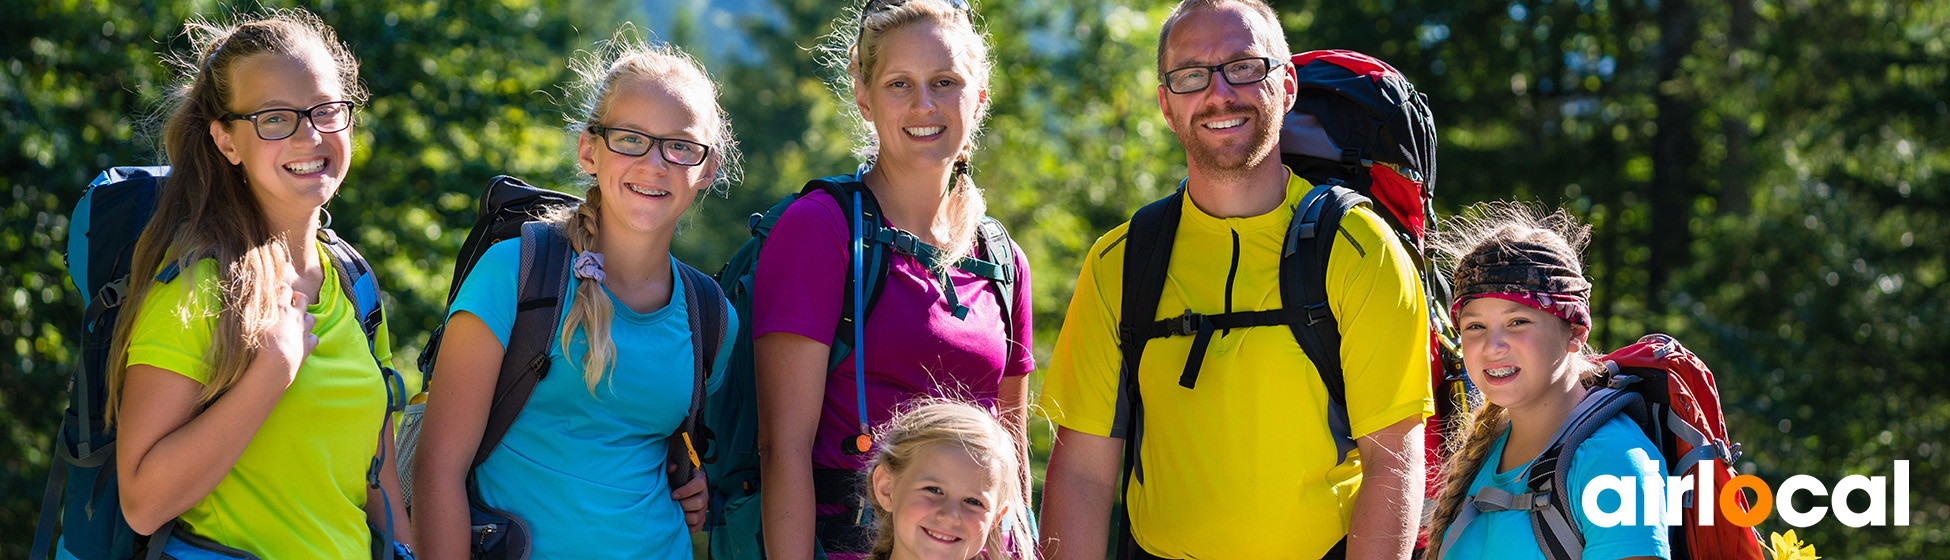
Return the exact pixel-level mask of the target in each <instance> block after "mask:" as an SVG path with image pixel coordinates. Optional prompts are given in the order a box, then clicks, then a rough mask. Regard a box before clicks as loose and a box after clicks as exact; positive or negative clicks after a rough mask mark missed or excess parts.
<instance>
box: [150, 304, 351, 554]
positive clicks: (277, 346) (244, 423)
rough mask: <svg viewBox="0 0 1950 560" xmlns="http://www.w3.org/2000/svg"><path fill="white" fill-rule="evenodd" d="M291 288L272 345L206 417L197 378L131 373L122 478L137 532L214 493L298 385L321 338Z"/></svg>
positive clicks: (213, 404) (157, 525) (157, 370)
mask: <svg viewBox="0 0 1950 560" xmlns="http://www.w3.org/2000/svg"><path fill="white" fill-rule="evenodd" d="M288 290H289V289H288V288H287V296H288V299H289V300H290V301H291V303H290V304H289V305H288V306H286V307H285V308H284V309H282V310H281V311H282V312H283V314H282V316H280V317H279V318H278V321H277V323H276V324H275V326H273V327H272V332H271V336H270V337H269V339H270V343H269V344H267V345H265V346H264V347H263V348H260V349H259V350H258V351H257V357H256V358H255V359H253V360H252V361H251V364H250V366H249V367H248V368H247V369H246V370H245V371H244V374H243V376H242V378H241V379H239V380H238V381H237V384H236V385H233V386H231V388H230V390H229V391H227V392H225V393H224V394H223V396H221V397H218V398H217V400H215V401H212V402H211V403H210V406H209V407H208V408H205V409H204V410H203V411H202V412H198V411H197V410H196V395H197V392H198V391H200V390H201V389H202V388H203V385H202V384H201V383H198V382H196V380H194V379H190V378H188V377H184V376H182V375H180V374H178V373H176V372H172V371H169V370H166V369H162V368H159V367H155V366H151V365H146V364H145V365H136V366H131V367H129V368H128V372H127V373H126V375H124V378H123V382H122V392H121V394H122V395H123V398H122V402H121V407H120V408H119V410H120V416H119V420H118V421H117V427H116V429H117V430H118V435H117V437H116V440H115V455H116V456H115V473H116V476H117V477H118V478H119V479H120V480H121V490H120V491H119V494H120V499H121V502H122V514H123V515H124V516H126V518H127V520H128V523H129V528H131V529H134V530H135V531H136V532H137V533H141V534H144V535H147V534H151V533H154V532H156V529H157V528H160V527H162V525H163V524H164V523H167V522H169V520H171V519H175V518H176V516H178V515H182V514H183V512H185V511H189V509H190V507H191V506H194V505H196V503H197V502H199V501H202V500H203V498H204V497H206V496H209V495H210V492H211V491H212V490H215V489H216V488H217V483H219V482H223V479H224V477H225V476H228V475H229V474H230V469H231V468H232V467H235V466H237V460H238V459H239V458H241V457H243V456H244V448H246V447H249V446H250V442H251V438H253V437H255V436H256V435H257V430H258V428H261V427H263V426H264V419H265V418H267V417H269V416H270V415H271V409H273V408H275V407H277V404H278V399H281V398H283V397H284V390H285V389H286V388H289V387H291V380H292V379H293V378H294V377H296V376H297V374H298V366H299V365H300V364H302V363H303V362H304V359H305V356H308V355H310V354H311V351H312V349H313V348H315V347H317V346H318V337H317V336H316V335H313V334H311V328H312V324H313V322H314V320H315V319H314V318H313V317H312V315H311V313H309V312H306V311H305V306H306V305H307V304H306V299H307V298H306V297H305V296H303V295H302V294H292V293H290V292H289V291H288ZM130 395H135V396H136V398H129V396H130Z"/></svg>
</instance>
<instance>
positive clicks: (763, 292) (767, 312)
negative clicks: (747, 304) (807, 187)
mask: <svg viewBox="0 0 1950 560" xmlns="http://www.w3.org/2000/svg"><path fill="white" fill-rule="evenodd" d="M845 220H846V217H845V216H844V214H843V213H842V212H841V211H840V205H839V203H838V202H837V201H834V200H833V197H832V196H830V195H827V194H826V193H825V192H824V191H815V192H812V193H809V194H807V195H806V196H804V197H801V198H800V199H799V200H797V201H795V202H793V203H792V205H790V206H787V207H786V209H785V212H784V213H783V214H780V215H779V221H778V223H776V224H773V225H772V233H771V235H770V236H768V237H767V238H766V239H765V246H764V247H762V248H760V249H759V251H758V263H757V264H756V265H754V267H753V270H752V339H754V340H756V339H759V338H763V337H764V336H765V335H768V334H771V333H775V332H784V333H792V334H796V335H799V336H803V337H806V338H810V339H813V340H815V341H818V342H819V343H821V344H826V345H829V346H830V345H832V344H833V331H834V330H835V329H837V328H839V324H840V306H841V305H842V304H843V303H842V301H841V298H840V297H839V295H840V290H841V288H842V286H845V284H846V269H845V266H846V265H847V258H846V257H847V251H846V243H847V228H846V222H845Z"/></svg>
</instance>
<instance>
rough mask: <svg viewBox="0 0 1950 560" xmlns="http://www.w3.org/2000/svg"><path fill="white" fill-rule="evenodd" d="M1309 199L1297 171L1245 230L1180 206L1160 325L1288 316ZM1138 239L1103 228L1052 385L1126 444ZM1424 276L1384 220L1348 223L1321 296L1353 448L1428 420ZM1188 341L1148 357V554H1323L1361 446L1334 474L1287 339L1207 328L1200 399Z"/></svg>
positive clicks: (1081, 417) (1320, 400) (1339, 523)
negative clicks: (1296, 243)
mask: <svg viewBox="0 0 1950 560" xmlns="http://www.w3.org/2000/svg"><path fill="white" fill-rule="evenodd" d="M1310 188H1312V185H1310V184H1308V182H1307V181H1306V180H1304V179H1301V178H1299V177H1297V176H1292V175H1290V174H1289V178H1288V180H1287V198H1286V202H1284V203H1283V205H1282V207H1281V209H1279V210H1276V211H1273V212H1269V213H1267V214H1264V215H1260V216H1253V217H1247V218H1223V219H1222V218H1216V217H1213V216H1211V215H1208V214H1206V213H1205V212H1203V211H1201V210H1199V209H1198V207H1197V205H1196V204H1192V203H1190V202H1189V201H1188V202H1187V203H1186V204H1185V205H1184V210H1183V214H1182V216H1181V218H1180V222H1179V227H1178V232H1177V237H1176V238H1175V241H1174V242H1173V250H1172V253H1171V262H1170V266H1169V272H1168V274H1167V275H1166V276H1167V281H1166V285H1165V290H1164V295H1163V299H1162V300H1161V302H1160V305H1159V306H1158V311H1157V314H1156V316H1155V317H1154V319H1165V318H1170V317H1175V316H1178V315H1179V314H1180V313H1183V312H1184V311H1185V310H1187V309H1189V310H1191V311H1195V312H1198V313H1202V314H1217V313H1224V312H1227V311H1258V310H1268V309H1280V308H1281V307H1282V303H1281V301H1280V287H1279V286H1280V284H1279V269H1280V252H1281V248H1282V244H1283V242H1284V241H1285V235H1286V230H1287V225H1288V223H1289V222H1290V221H1291V220H1292V217H1293V207H1294V205H1296V204H1298V203H1299V202H1300V201H1301V199H1302V198H1303V197H1304V196H1305V195H1306V193H1307V191H1308V190H1309V189H1310ZM1129 227H1130V224H1129V223H1125V224H1124V225H1121V226H1118V227H1117V229H1113V230H1111V232H1110V233H1107V234H1105V235H1104V236H1103V237H1102V238H1099V239H1098V240H1097V243H1096V244H1095V245H1094V246H1093V247H1091V248H1090V253H1089V254H1088V255H1086V256H1085V258H1084V264H1083V272H1082V274H1081V276H1080V277H1079V278H1078V279H1077V289H1076V295H1075V296H1074V298H1073V299H1071V300H1070V309H1069V313H1068V316H1067V317H1066V318H1065V320H1064V322H1063V331H1062V333H1061V334H1060V335H1058V336H1057V340H1056V354H1055V356H1054V358H1053V359H1052V361H1051V364H1050V369H1049V371H1048V375H1047V377H1046V378H1045V380H1044V382H1043V394H1042V401H1041V405H1042V408H1043V410H1044V411H1045V414H1047V415H1049V417H1050V419H1051V420H1052V421H1054V422H1056V423H1057V424H1059V425H1061V426H1063V427H1065V428H1069V429H1071V430H1076V431H1079V432H1083V433H1087V434H1092V435H1097V436H1107V437H1120V438H1122V437H1125V434H1123V433H1122V428H1121V427H1120V426H1117V425H1116V422H1117V420H1118V418H1117V417H1118V413H1119V404H1120V403H1119V402H1118V400H1119V399H1118V376H1119V371H1120V370H1121V368H1122V362H1123V355H1122V354H1121V353H1120V352H1119V350H1118V324H1119V321H1120V319H1121V317H1120V307H1121V305H1122V301H1123V299H1122V298H1123V282H1122V281H1121V278H1122V274H1123V267H1124V243H1123V241H1124V236H1125V231H1126V229H1128V228H1129ZM1418 282H1419V281H1418V280H1417V276H1416V273H1415V268H1414V264H1413V262H1412V261H1411V260H1409V256H1408V254H1407V253H1406V252H1405V251H1404V250H1403V249H1402V247H1401V245H1400V243H1398V242H1397V241H1396V240H1395V236H1394V235H1393V234H1392V233H1389V229H1388V226H1387V225H1386V224H1385V223H1383V222H1382V221H1381V219H1380V218H1379V217H1378V216H1376V215H1375V214H1374V213H1373V212H1372V211H1370V210H1368V209H1365V208H1361V209H1356V210H1355V211H1353V212H1350V213H1348V214H1347V216H1346V217H1345V218H1344V219H1343V220H1342V222H1341V233H1340V235H1339V236H1338V237H1337V238H1336V240H1335V242H1334V250H1333V253H1332V257H1331V258H1330V259H1329V262H1328V266H1327V302H1328V306H1329V307H1330V308H1331V309H1332V310H1333V312H1334V316H1335V318H1337V319H1338V320H1339V321H1340V328H1341V340H1342V343H1341V363H1342V369H1343V370H1344V372H1345V379H1346V385H1347V400H1348V418H1349V422H1350V424H1351V428H1352V430H1353V436H1354V437H1356V438H1359V437H1361V436H1363V435H1367V434H1369V433H1371V432H1374V431H1375V430H1378V429H1381V428H1385V427H1388V426H1390V425H1392V424H1395V423H1396V422H1400V421H1402V420H1405V419H1409V418H1426V417H1428V416H1430V415H1432V414H1434V412H1435V406H1434V401H1433V399H1432V398H1431V397H1430V393H1429V382H1428V379H1429V377H1428V376H1429V373H1428V355H1429V354H1428V353H1429V348H1428V344H1429V337H1428V328H1429V326H1428V312H1427V309H1426V304H1425V303H1423V299H1422V295H1421V293H1422V292H1421V286H1420V284H1419V283H1418ZM1228 286H1230V290H1229V291H1228ZM1191 345H1192V337H1190V336H1177V337H1168V338H1159V339H1153V340H1152V341H1151V342H1150V344H1148V345H1146V347H1145V350H1144V357H1143V361H1142V362H1141V363H1142V366H1141V368H1140V369H1141V370H1142V371H1141V372H1139V380H1140V383H1139V387H1140V391H1141V396H1142V397H1143V404H1144V415H1145V423H1144V432H1143V438H1142V441H1141V443H1140V445H1139V455H1140V456H1139V459H1138V463H1139V465H1141V467H1142V470H1143V472H1142V480H1141V481H1138V480H1133V481H1132V483H1131V485H1130V490H1129V493H1128V494H1127V495H1126V496H1125V503H1126V504H1127V505H1128V507H1129V509H1130V511H1131V517H1132V519H1133V520H1134V523H1133V526H1134V529H1133V533H1135V536H1136V540H1137V542H1138V544H1139V545H1141V546H1143V547H1144V549H1145V550H1147V551H1150V552H1151V553H1152V554H1156V555H1160V556H1165V557H1175V558H1306V559H1313V558H1319V557H1320V556H1321V555H1322V554H1324V553H1325V552H1326V551H1327V550H1328V549H1329V548H1330V547H1332V546H1333V545H1334V543H1336V542H1338V541H1340V540H1341V538H1342V537H1343V536H1344V535H1346V534H1347V527H1348V520H1349V518H1350V515H1351V513H1352V511H1353V505H1354V493H1355V491H1356V489H1357V488H1358V486H1359V484H1360V480H1361V468H1360V454H1359V452H1358V451H1356V452H1354V453H1352V454H1350V455H1349V459H1348V461H1347V462H1346V463H1344V464H1341V465H1339V466H1336V465H1335V460H1336V459H1337V458H1338V456H1337V454H1336V452H1335V447H1334V442H1333V441H1332V438H1331V436H1330V435H1329V433H1328V428H1327V398H1328V397H1327V392H1326V387H1325V386H1324V385H1323V384H1322V382H1321V380H1320V374H1319V373H1318V372H1317V371H1316V370H1315V369H1314V366H1313V363H1312V362H1310V361H1308V360H1307V356H1306V354H1305V353H1304V352H1302V351H1301V350H1300V345H1299V342H1298V341H1296V340H1294V337H1293V331H1292V329H1290V328H1288V327H1286V326H1284V325H1280V326H1270V327H1253V328H1244V329H1233V330H1232V331H1230V332H1225V331H1220V332H1216V333H1214V334H1213V336H1212V340H1211V342H1210V346H1209V347H1208V348H1207V350H1206V355H1205V361H1204V365H1203V369H1202V370H1201V371H1200V373H1199V377H1198V384H1197V388H1196V389H1186V388H1184V387H1182V386H1180V385H1179V384H1178V379H1179V376H1180V374H1182V373H1183V371H1184V367H1185V360H1186V357H1187V356H1188V355H1189V354H1190V351H1191ZM1410 479H1411V480H1419V477H1410Z"/></svg>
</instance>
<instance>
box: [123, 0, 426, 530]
mask: <svg viewBox="0 0 1950 560" xmlns="http://www.w3.org/2000/svg"><path fill="white" fill-rule="evenodd" d="M188 27H189V31H188V34H189V35H190V36H191V38H192V39H193V41H194V43H195V45H196V49H195V53H194V54H193V55H192V56H191V57H188V58H185V59H182V60H181V61H180V62H179V64H180V65H181V66H182V67H183V69H184V71H185V72H184V74H185V75H184V77H183V82H182V84H181V85H179V86H178V87H177V88H176V89H175V90H174V92H173V94H174V98H173V100H174V104H173V105H172V108H171V109H170V110H169V113H168V115H169V116H168V120H167V122H166V123H165V125H164V130H163V135H164V136H163V146H164V151H165V152H166V153H167V155H168V159H169V163H170V165H171V166H172V168H173V170H172V172H171V174H170V175H169V176H168V177H167V178H166V179H164V180H163V181H162V183H161V186H160V188H159V190H158V197H157V198H158V199H157V202H156V211H155V214H154V217H153V218H152V219H151V221H150V222H149V224H148V226H147V227H146V228H145V229H144V230H143V232H142V236H141V241H140V242H138V244H137V245H136V249H135V257H134V261H133V268H132V270H136V271H141V272H138V273H135V274H131V275H130V279H131V281H132V286H131V287H132V295H131V296H130V298H129V300H128V301H127V302H126V303H125V304H124V306H123V307H122V311H121V312H122V313H123V314H124V315H125V316H124V317H122V318H121V320H120V321H118V327H117V335H116V343H115V345H114V346H113V349H112V351H111V352H112V353H111V356H110V358H109V362H108V363H109V364H111V368H112V369H111V371H110V372H109V376H110V377H109V385H108V390H109V393H108V402H109V403H110V408H109V410H108V411H107V416H108V421H109V422H110V423H111V424H112V425H114V426H115V428H116V429H117V430H118V438H117V440H116V471H117V476H118V477H119V482H120V491H119V496H120V500H121V506H122V513H123V514H124V515H126V517H127V520H128V523H129V526H130V528H132V529H134V530H135V531H136V532H137V533H141V534H150V533H152V532H156V531H158V530H159V529H163V528H165V527H166V526H167V524H168V523H170V522H171V521H172V520H174V521H175V522H176V525H174V526H173V527H174V528H173V531H175V532H176V533H179V534H182V533H187V534H194V535H196V536H199V537H202V538H204V539H207V540H209V541H213V542H214V543H216V544H218V545H222V546H226V547H231V548H235V549H239V550H241V551H243V552H247V553H250V554H254V555H257V556H260V557H266V558H299V557H332V558H355V557H361V556H367V555H370V554H371V551H372V550H373V549H374V548H373V547H372V546H371V544H372V540H373V536H372V534H371V532H370V530H369V528H368V521H372V522H374V523H375V524H380V525H381V526H383V523H384V519H385V518H386V517H387V512H388V510H389V509H390V510H391V517H392V518H393V519H397V520H399V523H398V524H397V529H396V530H397V531H399V532H401V533H405V531H404V529H405V522H404V520H405V519H406V517H405V510H404V509H403V508H402V507H401V506H400V505H399V497H400V492H399V484H398V477H397V476H396V471H395V469H394V466H393V454H391V453H385V454H383V456H384V457H385V458H386V461H385V463H384V465H383V466H382V468H381V470H380V472H379V473H378V474H379V484H380V485H382V486H383V487H384V488H385V489H386V493H385V494H386V495H387V496H389V497H390V498H391V502H392V503H386V502H385V501H382V500H381V499H380V498H379V496H380V495H381V494H380V492H379V491H378V490H377V489H376V488H369V487H368V484H367V476H366V475H367V472H368V465H369V463H370V462H371V461H372V459H373V457H375V455H376V454H378V451H379V449H378V446H379V443H380V442H381V441H382V439H385V440H388V441H390V434H388V435H386V436H382V435H381V434H382V432H381V429H382V424H383V423H384V422H382V419H384V418H386V414H385V412H384V411H385V409H386V405H387V394H386V391H387V389H386V388H385V385H384V384H383V383H382V381H381V379H382V376H383V373H382V371H381V369H380V366H379V365H378V364H379V363H383V362H385V361H387V360H390V359H391V354H392V352H391V349H390V348H389V344H388V342H387V338H388V335H387V332H386V327H385V325H384V323H383V322H382V323H381V324H380V326H379V327H378V330H377V336H376V337H375V340H374V341H372V342H370V343H369V342H368V339H367V336H366V335H365V332H364V331H363V330H362V329H361V327H360V319H361V318H360V317H358V316H356V315H357V314H356V313H355V311H354V309H353V308H354V306H353V304H352V302H351V301H350V300H349V295H348V294H346V293H345V291H344V290H341V289H340V284H339V280H338V278H339V277H340V276H341V275H345V274H349V273H350V271H344V270H337V269H336V267H335V266H333V264H331V263H332V261H331V259H329V258H327V257H326V256H325V254H324V248H323V246H322V245H321V242H320V241H319V229H320V227H321V222H322V220H323V218H322V216H323V208H322V207H323V206H324V205H325V203H326V202H327V201H330V200H331V199H332V196H333V195H334V194H336V193H337V192H338V190H339V189H340V188H342V186H343V183H344V180H345V176H346V169H347V167H348V166H349V165H350V164H351V162H352V147H353V145H352V132H351V127H352V124H353V123H352V111H353V109H354V108H356V107H357V105H358V103H359V102H361V101H363V100H364V98H365V91H364V90H362V89H361V88H360V86H359V67H358V63H357V62H356V61H355V60H353V58H352V56H351V54H350V53H349V52H348V51H347V50H346V48H345V45H343V44H341V43H340V42H339V41H338V39H337V38H336V37H335V36H334V35H333V33H332V30H331V28H329V27H326V26H325V25H324V24H323V23H321V22H320V21H319V20H318V18H317V17H315V16H313V15H311V14H309V13H306V12H304V11H301V10H288V11H271V12H267V13H264V14H262V15H258V16H252V17H246V18H243V19H242V20H241V21H239V22H237V23H235V24H231V25H216V24H210V23H205V22H200V21H192V22H190V23H189V24H188ZM171 267H173V268H171ZM167 270H174V271H176V272H177V274H175V275H173V276H172V275H171V274H168V273H166V272H165V273H163V274H160V275H159V274H157V273H158V271H167ZM158 276H160V278H159V277H158ZM396 536H398V537H400V539H399V540H401V541H410V540H411V539H410V538H407V537H406V535H396ZM160 545H162V543H151V546H160ZM387 546H388V547H390V544H388V545H387Z"/></svg>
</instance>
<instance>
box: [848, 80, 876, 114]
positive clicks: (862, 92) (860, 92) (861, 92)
mask: <svg viewBox="0 0 1950 560" xmlns="http://www.w3.org/2000/svg"><path fill="white" fill-rule="evenodd" d="M867 89H868V88H867V87H863V86H861V85H860V82H859V81H858V80H855V81H854V82H853V108H854V109H858V110H859V111H860V119H861V120H864V121H867V122H868V123H872V122H873V109H872V108H871V107H868V106H867V91H866V90H867Z"/></svg>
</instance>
